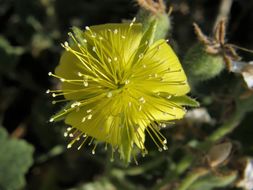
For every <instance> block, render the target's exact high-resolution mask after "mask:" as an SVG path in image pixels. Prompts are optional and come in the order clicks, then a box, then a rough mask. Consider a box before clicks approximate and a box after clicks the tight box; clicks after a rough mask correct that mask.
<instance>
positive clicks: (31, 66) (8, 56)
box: [0, 0, 253, 190]
mask: <svg viewBox="0 0 253 190" xmlns="http://www.w3.org/2000/svg"><path fill="white" fill-rule="evenodd" d="M219 3H220V1H218V0H191V1H186V0H185V1H184V0H173V1H172V0H171V1H170V2H169V4H170V5H173V6H174V12H173V13H172V16H171V18H172V22H173V30H172V31H171V33H170V37H169V38H171V39H173V44H174V47H175V49H176V51H177V52H178V53H179V55H180V58H181V59H182V57H183V56H184V54H185V52H186V51H187V49H188V48H190V46H191V45H192V44H193V43H194V42H195V41H196V38H195V35H194V33H193V28H192V22H197V23H198V24H199V25H200V26H201V27H202V28H203V30H204V32H206V33H207V34H208V33H210V32H211V31H212V28H213V24H214V22H215V19H216V16H217V13H218V8H219ZM137 11H138V5H137V3H136V2H134V1H129V0H72V1H70V0H0V122H1V123H0V125H2V127H4V128H6V129H7V131H8V132H9V133H10V134H12V135H13V136H14V137H15V138H23V139H25V140H26V141H27V142H29V143H31V144H32V145H33V146H34V147H35V153H34V164H33V166H32V167H31V168H30V170H29V172H28V174H27V176H26V179H27V185H26V188H25V189H31V190H34V189H36V190H37V189H38V190H44V189H46V190H51V189H52V190H58V189H67V188H74V187H77V186H79V185H82V184H84V183H86V182H91V181H92V180H94V179H97V178H99V177H101V176H103V175H104V172H105V168H106V166H105V163H104V162H105V161H104V159H103V158H104V156H105V155H106V153H105V151H103V150H101V151H98V153H96V155H95V156H93V155H91V151H90V149H91V148H90V147H85V148H83V149H82V151H80V152H78V151H76V150H74V149H71V150H65V149H66V148H65V147H66V144H67V141H66V140H65V139H64V138H63V131H64V129H65V125H64V123H56V124H51V123H49V122H48V120H49V118H50V116H51V115H52V114H54V113H55V112H56V111H57V110H58V109H59V106H56V105H52V104H51V101H52V98H51V97H49V96H48V95H47V94H46V93H45V92H46V90H47V89H50V88H51V89H52V88H54V87H55V86H56V85H57V81H56V80H53V79H52V78H49V77H48V75H47V73H48V72H49V71H53V70H54V68H55V67H56V65H57V64H58V61H59V58H60V55H61V52H62V48H61V46H60V43H61V42H63V41H65V40H66V39H67V32H68V31H69V30H70V28H71V26H78V27H80V28H84V27H85V26H87V25H88V26H89V25H95V24H102V23H110V22H121V20H122V19H132V18H133V17H134V16H135V15H136V13H137ZM252 32H253V1H252V0H237V1H236V0H235V1H234V3H233V5H232V8H231V17H230V19H229V24H228V28H227V39H228V40H229V42H231V43H234V44H237V45H240V46H243V47H246V48H249V49H253V35H252ZM241 55H242V56H243V57H244V60H246V61H250V60H252V54H248V53H245V52H241ZM214 113H215V111H214ZM214 115H215V114H214ZM251 115H252V114H251ZM244 122H245V125H244V126H248V127H249V125H248V124H247V123H251V125H252V119H250V117H248V119H247V120H245V121H244ZM251 127H252V126H251ZM249 132H252V129H251V131H250V130H249V129H248V128H246V127H245V128H243V126H242V127H241V128H240V129H237V131H236V133H234V134H233V135H232V136H233V137H234V138H235V139H239V141H240V142H241V143H242V145H244V146H243V148H242V149H243V151H244V149H245V150H247V151H248V153H249V154H251V155H253V154H252V153H253V150H252V140H250V137H251V135H250V134H249ZM235 134H237V135H235ZM239 134H242V135H243V137H245V138H243V137H242V136H239ZM251 134H252V133H251ZM247 135H248V136H247ZM250 143H251V144H250ZM247 151H246V152H247ZM0 156H1V155H0ZM150 157H151V158H152V154H151V156H150ZM153 157H154V156H153ZM151 158H150V159H151ZM143 162H144V163H145V160H144V161H143ZM163 170H164V168H163V166H158V167H157V168H155V169H153V170H151V171H150V173H149V174H145V175H146V176H145V175H144V176H140V177H136V178H131V177H130V178H129V180H130V181H131V182H132V183H133V184H135V185H136V187H137V188H138V186H141V187H147V186H149V185H153V184H154V183H156V180H157V179H159V177H161V172H162V171H163ZM137 188H136V189H137Z"/></svg>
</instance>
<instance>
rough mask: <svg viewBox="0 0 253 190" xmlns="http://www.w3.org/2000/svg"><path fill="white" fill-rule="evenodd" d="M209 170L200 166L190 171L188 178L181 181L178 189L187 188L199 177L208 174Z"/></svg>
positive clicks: (185, 189)
mask: <svg viewBox="0 0 253 190" xmlns="http://www.w3.org/2000/svg"><path fill="white" fill-rule="evenodd" d="M208 172H209V171H208V170H207V169H204V168H198V169H195V170H194V171H192V172H190V173H189V174H188V175H187V176H186V178H185V179H184V180H183V181H182V182H181V184H180V186H179V187H178V190H187V189H188V188H189V187H190V186H191V185H192V184H193V183H194V182H195V181H196V180H197V179H199V178H200V177H202V176H204V175H206V174H207V173H208Z"/></svg>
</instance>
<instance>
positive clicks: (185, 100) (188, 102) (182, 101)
mask: <svg viewBox="0 0 253 190" xmlns="http://www.w3.org/2000/svg"><path fill="white" fill-rule="evenodd" d="M170 100H171V101H173V102H175V103H177V104H179V105H185V106H191V107H199V102H197V101H196V100H194V99H192V98H190V97H189V96H172V97H171V98H170Z"/></svg>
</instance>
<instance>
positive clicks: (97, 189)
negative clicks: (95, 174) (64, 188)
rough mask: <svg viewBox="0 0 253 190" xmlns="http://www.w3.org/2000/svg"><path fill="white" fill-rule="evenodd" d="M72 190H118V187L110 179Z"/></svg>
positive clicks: (103, 179)
mask: <svg viewBox="0 0 253 190" xmlns="http://www.w3.org/2000/svg"><path fill="white" fill-rule="evenodd" d="M70 190H116V187H115V186H113V185H112V184H111V183H110V181H109V180H108V179H106V178H102V179H99V180H96V181H95V182H93V183H87V184H85V185H83V186H81V187H78V188H74V189H70Z"/></svg>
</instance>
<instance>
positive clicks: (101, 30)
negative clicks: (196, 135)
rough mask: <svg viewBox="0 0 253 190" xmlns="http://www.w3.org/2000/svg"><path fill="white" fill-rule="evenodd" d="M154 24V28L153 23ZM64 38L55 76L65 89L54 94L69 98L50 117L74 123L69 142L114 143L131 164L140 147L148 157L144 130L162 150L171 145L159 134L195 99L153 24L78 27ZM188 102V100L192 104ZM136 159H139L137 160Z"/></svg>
mask: <svg viewBox="0 0 253 190" xmlns="http://www.w3.org/2000/svg"><path fill="white" fill-rule="evenodd" d="M153 27H155V26H153ZM69 35H70V37H71V42H70V43H68V42H65V43H64V44H62V46H63V47H64V48H65V51H64V52H63V54H62V56H61V59H60V64H59V65H58V67H57V68H56V69H55V74H53V73H51V72H50V73H49V75H50V76H54V77H56V78H59V79H60V81H61V90H49V91H48V92H50V93H52V96H53V97H55V98H57V97H64V99H63V100H55V101H53V102H54V103H57V102H62V101H68V102H69V103H68V104H67V105H66V107H64V109H63V110H62V111H60V112H59V113H57V114H56V115H54V116H53V117H52V118H51V119H50V121H51V122H53V121H57V120H59V119H65V123H66V124H68V125H70V126H71V127H70V128H68V129H67V132H66V133H65V136H69V137H71V138H72V141H71V142H70V144H69V145H68V147H71V146H72V145H73V144H74V143H75V142H76V143H78V141H80V143H79V147H78V149H80V148H81V146H82V145H83V144H84V143H85V142H86V141H87V140H88V139H89V140H88V141H89V142H88V143H89V144H91V143H92V142H95V146H94V148H93V151H92V152H93V153H95V148H96V146H97V144H98V142H105V143H106V144H110V145H111V147H112V149H113V152H114V151H115V150H118V151H119V153H120V155H121V158H122V159H123V160H125V161H126V162H129V161H130V159H131V156H133V157H134V158H135V156H136V155H135V154H136V151H133V150H134V148H136V147H137V148H139V149H140V150H141V152H142V153H143V154H144V155H145V154H146V153H147V150H146V148H145V144H144V142H145V134H148V135H149V136H150V137H151V138H152V140H153V141H154V143H155V144H156V145H157V147H158V149H159V150H162V149H167V146H166V139H165V138H164V136H163V135H162V134H161V133H160V132H159V129H160V128H161V127H164V126H166V122H168V121H171V120H176V119H180V118H182V117H183V116H184V114H185V109H184V108H183V107H182V105H183V104H188V103H189V102H191V101H193V100H191V99H190V98H189V97H187V96H184V95H185V94H186V93H187V92H189V86H188V84H187V80H186V76H185V73H184V71H183V69H182V67H181V65H180V63H179V61H178V58H177V56H176V55H175V53H174V52H173V50H172V49H171V47H170V46H169V45H168V44H167V42H166V41H165V40H158V41H156V42H152V28H151V29H149V30H148V31H146V32H145V33H144V32H143V31H142V25H141V24H135V23H134V22H132V23H124V24H105V25H97V26H92V27H86V30H85V31H84V32H83V31H80V30H79V29H77V28H74V30H73V33H69ZM187 102H188V103H187ZM135 160H136V159H135Z"/></svg>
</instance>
